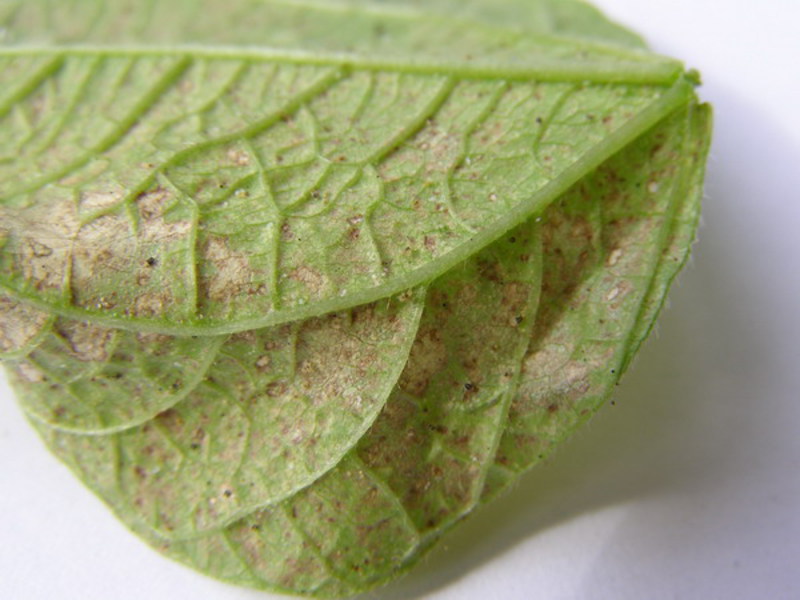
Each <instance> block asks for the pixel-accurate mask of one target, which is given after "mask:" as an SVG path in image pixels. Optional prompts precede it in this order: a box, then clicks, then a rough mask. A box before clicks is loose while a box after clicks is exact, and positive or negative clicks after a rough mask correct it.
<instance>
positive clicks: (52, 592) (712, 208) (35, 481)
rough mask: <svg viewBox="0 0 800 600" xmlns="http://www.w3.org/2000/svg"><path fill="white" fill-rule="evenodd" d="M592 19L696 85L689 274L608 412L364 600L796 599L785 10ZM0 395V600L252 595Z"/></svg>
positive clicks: (721, 6) (795, 208)
mask: <svg viewBox="0 0 800 600" xmlns="http://www.w3.org/2000/svg"><path fill="white" fill-rule="evenodd" d="M597 4H598V5H600V6H601V7H602V8H603V9H604V10H606V11H607V12H608V13H609V14H610V15H612V16H613V17H615V18H616V19H617V20H619V21H621V22H623V23H625V24H627V25H629V26H630V27H631V28H633V29H635V30H637V31H639V32H641V33H642V34H644V35H645V37H646V38H647V39H648V40H649V41H650V42H651V44H652V46H653V47H654V48H655V49H656V50H658V51H660V52H662V53H664V54H669V55H672V56H676V57H679V58H682V59H683V60H685V61H686V63H687V65H688V66H690V67H695V68H697V69H699V70H700V71H701V72H702V74H703V79H704V82H705V85H704V86H703V87H702V88H701V90H700V94H701V95H702V97H703V98H704V99H705V100H707V101H709V102H711V103H712V104H713V105H714V107H715V111H716V130H715V140H714V146H713V149H712V156H711V163H710V167H709V174H708V184H707V193H706V195H707V198H706V203H705V213H704V219H703V226H702V228H701V231H700V242H699V244H698V245H697V247H696V253H695V255H694V259H693V260H692V264H691V265H690V267H689V268H688V269H687V270H686V271H685V272H684V274H683V275H682V277H681V278H680V280H679V282H678V284H677V286H676V288H675V289H674V290H673V294H672V296H671V302H670V307H669V309H668V310H667V311H666V312H665V314H663V315H662V318H661V319H660V324H659V328H658V332H657V335H655V336H654V337H653V338H652V339H651V340H650V341H649V342H648V343H647V345H646V346H645V348H644V350H643V352H642V354H641V356H640V357H639V359H638V360H637V362H636V363H635V364H634V367H633V369H632V371H631V372H630V373H629V374H628V376H627V377H626V379H625V381H624V382H623V385H622V386H621V387H620V388H619V389H618V393H617V395H616V405H615V406H608V407H607V408H606V409H605V410H603V411H601V413H600V414H599V415H598V417H597V418H596V419H595V420H594V421H593V422H592V423H591V424H590V426H589V427H588V428H586V429H585V430H583V431H582V432H580V433H579V434H578V435H577V436H576V437H575V438H573V440H572V441H571V442H570V443H568V444H567V446H566V447H564V448H563V449H562V450H561V451H560V452H558V453H557V454H556V456H555V457H554V458H552V459H551V460H550V461H549V462H548V464H546V465H544V466H543V467H542V468H539V469H538V470H536V471H535V472H534V473H532V474H531V475H530V476H529V477H527V478H525V479H524V481H523V482H522V483H521V484H520V485H519V487H518V488H517V489H516V491H515V492H514V493H513V494H511V495H510V496H508V497H505V498H503V499H501V500H500V501H498V502H496V503H494V504H493V505H491V506H489V507H487V508H486V509H483V510H481V511H480V512H479V514H478V515H477V516H476V517H474V518H473V519H471V520H470V521H468V522H467V523H466V524H464V525H463V526H462V527H461V529H460V531H457V532H455V533H454V534H453V535H451V536H450V537H449V538H447V539H445V540H444V542H443V543H442V545H441V548H440V549H439V551H438V552H435V553H434V554H433V555H432V556H431V557H429V558H428V559H427V560H426V561H425V562H424V564H422V565H421V567H420V568H418V569H417V570H416V571H414V572H413V573H412V574H411V575H410V576H409V577H407V578H406V579H405V580H403V581H402V582H400V583H397V584H394V585H392V586H390V587H389V588H387V589H384V590H381V591H378V592H374V593H372V594H370V595H369V598H371V599H375V600H401V599H402V600H405V599H416V598H426V599H436V600H445V599H448V600H449V599H459V600H472V599H476V600H477V599H481V600H491V599H495V598H497V599H501V598H502V599H504V600H516V599H526V600H527V599H535V598H541V599H548V600H562V599H563V600H567V599H584V598H585V599H613V600H624V599H631V600H639V599H644V598H647V599H655V600H659V599H667V598H670V599H671V598H698V599H716V598H725V599H726V600H736V599H739V598H748V599H749V598H753V599H762V598H769V599H796V598H800V400H799V399H800V375H798V374H799V373H800V351H799V350H798V349H799V348H800V341H798V340H800V319H798V318H797V310H798V309H800V241H798V240H799V239H800V236H799V235H798V233H799V232H800V67H798V66H797V64H798V62H799V61H800V35H799V34H798V33H797V23H798V22H800V2H797V0H765V1H764V2H762V3H759V4H758V5H756V4H755V3H753V2H745V1H744V0H669V1H667V0H650V1H642V0H602V1H600V0H598V1H597ZM0 395H2V397H1V398H0V598H8V599H23V600H38V599H45V598H47V599H48V600H61V599H71V598H80V599H82V600H94V599H107V598H115V599H117V598H118V599H131V600H133V599H137V600H138V599H141V598H148V599H156V600H158V599H166V598H170V599H172V598H192V599H193V600H206V599H211V598H213V599H215V600H244V599H251V600H255V599H266V598H271V597H272V596H270V595H268V594H262V593H257V592H252V591H249V590H243V589H237V588H233V587H229V586H227V585H225V584H221V583H217V582H215V581H212V580H210V579H207V578H205V577H203V576H201V575H198V574H195V573H193V572H191V571H189V570H187V569H185V568H183V567H181V566H179V565H177V564H174V563H172V562H170V561H168V560H165V559H163V558H161V557H160V556H158V555H157V554H156V553H155V552H153V551H151V550H149V549H148V548H147V547H146V546H145V545H144V544H143V543H141V542H139V541H138V540H137V539H136V538H135V537H134V536H133V535H131V534H128V533H127V531H126V530H125V529H124V528H123V527H122V526H121V525H120V524H119V523H117V522H116V521H115V519H114V518H113V517H112V516H111V515H110V513H109V512H108V511H107V510H106V509H105V508H104V506H103V505H102V504H101V503H100V502H99V501H98V500H96V499H95V498H94V497H93V496H92V495H91V494H90V493H89V492H88V491H86V490H84V488H83V487H82V486H81V484H79V483H78V482H77V481H76V480H75V479H74V478H73V476H72V475H71V474H70V473H68V472H67V470H66V469H65V468H64V467H62V466H61V465H60V464H59V463H58V462H57V461H56V460H55V459H54V458H53V457H51V456H50V455H49V454H48V453H47V451H46V450H45V449H44V448H43V447H42V445H41V444H40V442H39V441H38V439H37V438H36V436H35V435H34V433H33V432H32V430H31V429H30V428H29V427H28V425H27V424H26V423H25V422H24V421H23V419H22V418H21V416H20V415H19V412H18V411H17V408H16V406H15V405H14V401H13V400H12V398H11V395H10V392H8V391H7V389H6V388H5V386H4V385H2V384H0Z"/></svg>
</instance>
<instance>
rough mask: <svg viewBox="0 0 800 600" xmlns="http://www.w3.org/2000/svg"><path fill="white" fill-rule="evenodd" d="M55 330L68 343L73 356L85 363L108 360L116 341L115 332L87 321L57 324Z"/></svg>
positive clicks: (63, 321)
mask: <svg viewBox="0 0 800 600" xmlns="http://www.w3.org/2000/svg"><path fill="white" fill-rule="evenodd" d="M55 330H56V332H57V333H58V335H60V336H61V337H62V338H63V339H64V341H66V342H67V344H68V345H69V347H70V349H71V350H72V355H73V356H74V357H75V358H77V359H78V360H82V361H85V362H103V361H106V360H108V357H109V354H110V352H111V351H112V349H113V348H112V347H113V341H114V335H115V334H114V330H112V329H107V328H105V327H98V326H97V325H93V324H91V323H87V322H85V321H66V320H59V321H58V322H56V325H55Z"/></svg>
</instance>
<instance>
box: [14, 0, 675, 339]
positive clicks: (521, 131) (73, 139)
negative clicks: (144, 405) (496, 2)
mask: <svg viewBox="0 0 800 600" xmlns="http://www.w3.org/2000/svg"><path fill="white" fill-rule="evenodd" d="M322 5H324V3H322ZM322 5H320V3H317V4H315V5H313V6H306V5H295V4H293V3H285V2H252V1H245V0H235V1H234V2H229V3H197V2H182V3H169V4H163V3H145V4H144V5H143V4H142V3H140V2H136V3H128V2H114V3H99V2H98V3H96V2H85V1H84V2H77V3H67V4H63V5H62V4H57V5H53V6H51V5H50V4H49V3H43V2H25V3H20V4H19V5H17V6H15V7H14V8H13V9H10V10H9V11H8V16H7V17H6V22H5V28H6V30H7V32H8V33H7V38H8V40H9V42H7V43H6V45H5V46H4V47H0V51H1V52H0V61H2V69H1V70H0V73H1V74H2V75H0V77H2V83H3V86H2V87H3V88H5V89H7V90H8V92H7V93H6V96H5V99H4V100H2V101H0V126H1V127H2V128H3V131H4V132H6V134H5V135H4V136H3V138H2V141H1V142H2V147H0V155H2V156H3V157H5V160H3V161H2V162H0V194H2V198H3V201H2V205H0V216H2V221H3V231H2V233H3V240H4V251H3V254H2V255H0V286H2V288H4V289H5V291H6V292H7V293H8V294H10V295H12V296H14V297H16V298H18V299H22V300H24V301H27V302H30V303H32V304H35V305H37V306H41V307H43V308H46V309H47V310H51V311H55V312H58V313H60V314H64V315H70V316H73V317H77V318H93V319H98V320H101V321H103V322H106V323H109V324H115V325H121V326H123V327H125V328H131V329H147V330H155V331H161V332H175V333H184V334H186V333H203V334H207V333H212V332H214V333H219V332H227V331H234V330H242V329H250V328H253V327H257V326H263V325H268V324H271V323H279V322H285V321H288V320H291V319H295V318H298V317H306V316H314V315H319V314H323V313H325V312H329V311H331V310H334V309H339V308H346V307H348V306H352V305H356V304H361V303H363V302H366V301H371V300H374V299H376V298H379V297H384V296H386V295H390V294H392V293H397V292H400V291H402V290H403V289H406V288H408V287H410V286H412V285H415V284H418V283H424V282H426V281H429V280H431V279H433V278H434V277H436V276H437V275H439V274H441V273H442V272H444V271H445V270H446V269H447V268H449V267H452V266H453V265H455V264H457V263H458V262H460V261H461V260H463V259H464V258H466V257H467V256H468V255H470V254H471V253H473V252H475V251H477V250H479V249H480V247H482V246H484V245H486V244H487V243H489V242H490V241H492V240H493V239H495V238H497V237H498V236H499V235H501V234H502V233H504V232H506V231H507V230H509V229H510V228H511V227H513V226H514V225H515V224H516V223H518V222H519V221H520V219H521V218H523V217H524V216H526V215H528V214H531V213H532V212H534V211H535V210H536V209H537V208H538V209H540V208H542V207H543V206H544V205H546V204H547V203H548V202H549V201H550V200H551V198H552V197H553V195H554V194H555V193H557V192H558V191H562V190H563V189H566V188H567V187H568V186H569V185H570V184H572V183H574V181H575V180H576V179H577V177H578V176H579V175H580V174H581V173H582V172H583V171H585V170H586V169H587V168H590V167H591V166H593V165H594V164H596V163H598V162H600V161H602V160H603V159H604V158H606V157H607V156H608V155H610V154H611V153H613V151H614V150H616V149H618V147H619V145H620V144H623V143H624V142H626V141H628V140H629V139H630V138H631V137H634V136H635V135H636V134H637V133H639V132H640V131H641V130H642V128H644V127H646V126H648V125H650V124H651V123H652V121H653V120H654V119H657V118H658V117H659V116H661V114H662V113H663V112H665V111H667V110H669V109H670V108H672V107H673V106H674V105H675V104H676V103H679V102H682V101H685V100H686V98H687V97H688V95H689V94H690V89H689V86H688V85H687V84H686V83H685V82H683V80H682V79H681V78H680V71H679V69H680V67H679V65H677V64H676V63H674V62H672V61H668V60H666V59H662V58H657V57H654V56H652V55H650V54H646V53H642V52H640V51H638V50H628V49H625V48H622V47H620V46H616V45H613V46H612V45H607V46H606V45H600V46H598V47H595V46H596V44H593V43H592V44H589V43H587V42H585V41H582V40H578V39H573V38H568V37H564V38H559V37H557V36H556V37H554V36H552V35H550V34H548V35H545V36H543V37H542V36H536V35H531V34H530V33H528V32H527V31H521V32H518V33H517V34H513V35H512V34H511V33H510V31H508V30H496V29H495V28H493V27H492V26H490V25H481V24H479V23H475V22H472V21H463V22H462V21H460V20H455V21H453V22H452V23H450V21H451V20H450V19H448V18H446V17H444V16H442V17H438V16H436V13H431V15H427V16H426V18H422V17H421V16H418V17H413V14H414V13H412V16H409V15H406V14H404V13H403V12H402V11H400V12H399V13H398V12H397V11H391V10H387V11H384V10H383V9H381V10H378V9H375V10H365V9H362V10H358V9H357V8H351V9H348V10H326V9H325V8H324V6H322ZM320 6H322V7H320ZM136 7H139V8H136ZM144 7H147V8H148V10H145V8H144ZM62 11H63V12H62ZM244 14H246V15H247V17H246V18H245V17H244V16H243V15H244ZM134 18H138V19H140V20H141V21H142V22H141V23H139V24H138V25H136V24H134V22H133V21H132V19H134ZM237 23H238V26H237V25H236V24H237ZM448 23H450V24H448ZM253 36H258V37H257V38H254V37H253ZM476 36H477V37H476ZM42 40H44V41H48V40H49V41H50V42H51V43H53V44H55V45H52V46H51V45H47V44H46V43H43V41H42ZM131 40H138V41H137V42H133V41H131ZM353 40H359V41H361V42H362V43H361V44H354V43H353ZM256 42H258V43H259V44H260V45H259V46H256V47H255V48H254V47H253V46H252V45H253V44H255V43H256ZM197 44H203V45H202V47H200V48H198V47H197ZM298 45H302V47H303V48H304V51H303V52H302V53H300V54H298V50H297V46H298ZM350 47H353V50H352V51H348V50H347V49H348V48H350ZM476 57H477V58H476ZM611 73H613V76H612V75H611ZM632 82H636V83H637V85H630V83H632ZM529 124H530V126H529ZM98 270H101V271H103V272H104V273H106V274H107V276H106V277H103V278H97V277H95V276H94V274H95V273H96V272H97V271H98Z"/></svg>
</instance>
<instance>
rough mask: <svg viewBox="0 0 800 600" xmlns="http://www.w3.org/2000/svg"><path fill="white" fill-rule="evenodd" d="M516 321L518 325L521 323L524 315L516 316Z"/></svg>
mask: <svg viewBox="0 0 800 600" xmlns="http://www.w3.org/2000/svg"><path fill="white" fill-rule="evenodd" d="M514 321H515V322H516V323H517V325H519V324H520V323H522V317H521V316H516V317H514Z"/></svg>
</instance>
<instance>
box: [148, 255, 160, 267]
mask: <svg viewBox="0 0 800 600" xmlns="http://www.w3.org/2000/svg"><path fill="white" fill-rule="evenodd" d="M157 264H158V259H156V258H153V257H152V256H151V257H150V258H148V259H147V266H148V267H155V266H156V265H157Z"/></svg>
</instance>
